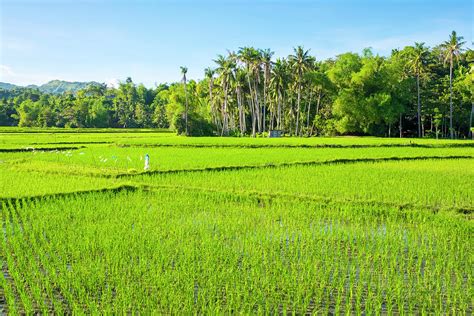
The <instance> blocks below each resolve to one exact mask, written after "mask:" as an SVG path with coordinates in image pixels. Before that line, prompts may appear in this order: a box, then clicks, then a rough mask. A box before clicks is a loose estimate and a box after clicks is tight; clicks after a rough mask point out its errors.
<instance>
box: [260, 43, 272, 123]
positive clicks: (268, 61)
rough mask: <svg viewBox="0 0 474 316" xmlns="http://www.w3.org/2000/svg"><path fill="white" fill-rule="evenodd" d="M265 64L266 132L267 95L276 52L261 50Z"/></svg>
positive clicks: (264, 114) (264, 108)
mask: <svg viewBox="0 0 474 316" xmlns="http://www.w3.org/2000/svg"><path fill="white" fill-rule="evenodd" d="M260 53H261V56H262V62H263V130H264V131H265V120H266V108H267V93H268V86H269V84H270V77H271V75H272V56H273V54H274V52H272V51H271V50H270V49H263V50H260Z"/></svg>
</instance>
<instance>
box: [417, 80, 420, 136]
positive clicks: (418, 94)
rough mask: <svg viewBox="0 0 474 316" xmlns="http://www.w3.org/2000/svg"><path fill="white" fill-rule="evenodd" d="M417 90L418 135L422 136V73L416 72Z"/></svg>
mask: <svg viewBox="0 0 474 316" xmlns="http://www.w3.org/2000/svg"><path fill="white" fill-rule="evenodd" d="M416 91H417V97H418V137H421V102H420V74H419V73H417V74H416Z"/></svg>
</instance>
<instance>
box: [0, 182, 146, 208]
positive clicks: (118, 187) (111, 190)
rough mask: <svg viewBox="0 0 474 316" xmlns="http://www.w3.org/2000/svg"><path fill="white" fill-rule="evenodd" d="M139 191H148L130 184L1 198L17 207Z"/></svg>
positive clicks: (0, 200)
mask: <svg viewBox="0 0 474 316" xmlns="http://www.w3.org/2000/svg"><path fill="white" fill-rule="evenodd" d="M138 189H142V190H146V189H147V187H145V186H136V185H130V184H122V185H116V186H112V187H108V188H101V189H94V190H78V191H71V192H59V193H51V194H41V195H31V196H22V197H0V205H2V207H5V206H6V205H9V204H10V205H15V204H17V203H18V202H33V201H41V200H52V199H58V198H65V197H71V196H77V195H86V194H96V193H117V192H120V191H135V190H138Z"/></svg>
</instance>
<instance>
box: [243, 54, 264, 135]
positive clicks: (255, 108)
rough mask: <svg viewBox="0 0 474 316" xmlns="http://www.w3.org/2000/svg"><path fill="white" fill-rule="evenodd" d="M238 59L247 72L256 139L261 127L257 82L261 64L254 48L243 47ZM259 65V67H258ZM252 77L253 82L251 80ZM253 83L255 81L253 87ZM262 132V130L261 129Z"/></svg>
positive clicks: (253, 133)
mask: <svg viewBox="0 0 474 316" xmlns="http://www.w3.org/2000/svg"><path fill="white" fill-rule="evenodd" d="M238 59H239V60H240V61H241V62H242V63H243V64H244V66H245V72H246V75H247V84H248V87H249V92H250V106H249V107H250V110H251V113H252V137H255V133H256V125H257V124H258V125H259V127H260V115H259V112H260V106H259V103H258V91H257V81H258V78H256V75H258V74H259V71H256V70H257V69H259V67H260V64H259V63H258V59H259V56H258V51H257V50H256V49H255V48H253V47H241V48H240V49H239V51H238ZM257 65H258V67H257ZM251 77H252V78H253V80H251ZM251 81H253V83H254V84H253V86H252V83H251ZM259 130H260V128H259Z"/></svg>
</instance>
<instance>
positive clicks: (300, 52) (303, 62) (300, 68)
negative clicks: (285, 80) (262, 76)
mask: <svg viewBox="0 0 474 316" xmlns="http://www.w3.org/2000/svg"><path fill="white" fill-rule="evenodd" d="M293 50H294V55H290V56H288V59H289V61H290V65H291V67H292V68H293V71H294V72H295V74H296V78H297V85H298V99H297V103H296V129H295V134H296V135H299V120H300V103H301V89H302V86H303V75H304V73H305V72H306V71H307V70H308V68H309V67H310V65H311V64H312V63H313V60H314V58H313V57H311V56H310V55H309V50H304V48H303V47H302V46H298V47H296V48H293Z"/></svg>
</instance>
